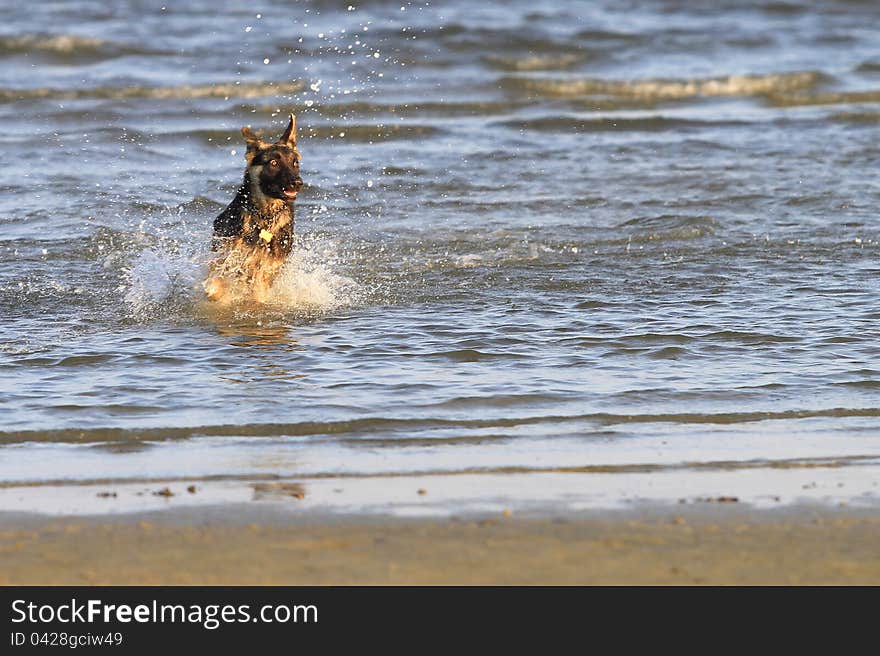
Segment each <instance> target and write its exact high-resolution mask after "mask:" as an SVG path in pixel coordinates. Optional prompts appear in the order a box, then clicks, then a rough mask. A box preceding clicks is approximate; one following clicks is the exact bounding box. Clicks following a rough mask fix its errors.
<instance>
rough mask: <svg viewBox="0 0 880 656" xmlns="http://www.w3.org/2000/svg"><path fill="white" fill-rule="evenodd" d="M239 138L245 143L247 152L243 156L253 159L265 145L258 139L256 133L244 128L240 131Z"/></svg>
mask: <svg viewBox="0 0 880 656" xmlns="http://www.w3.org/2000/svg"><path fill="white" fill-rule="evenodd" d="M241 136H243V137H244V140H245V143H246V144H247V152H245V154H244V156H245V157H246V158H247V157H253V156H254V155H255V154H256V153H257V151H258V150H260V148H265V147H266V145H267V144H266V143H265V142H264V141H263V140H262V139H260V138H259V137H258V136H257V135H256V133H255V132H254V131H253V130H251V129H250V128H248V127H244V128H242V129H241Z"/></svg>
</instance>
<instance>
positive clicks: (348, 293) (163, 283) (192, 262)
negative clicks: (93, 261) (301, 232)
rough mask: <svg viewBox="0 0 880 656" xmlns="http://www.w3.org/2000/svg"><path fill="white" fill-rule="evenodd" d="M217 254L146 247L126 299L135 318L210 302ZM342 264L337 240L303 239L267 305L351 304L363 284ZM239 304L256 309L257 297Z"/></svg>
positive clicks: (323, 308) (322, 308) (316, 307)
mask: <svg viewBox="0 0 880 656" xmlns="http://www.w3.org/2000/svg"><path fill="white" fill-rule="evenodd" d="M215 256H216V254H214V253H211V252H209V251H198V252H190V253H182V252H178V251H174V250H166V249H163V248H154V249H150V250H145V251H142V252H141V253H140V254H139V255H138V256H137V258H136V259H135V261H134V263H133V264H132V265H131V267H130V268H129V269H128V270H127V272H126V278H127V280H126V285H125V303H126V304H127V306H128V309H129V311H130V314H131V315H132V316H133V317H135V318H147V317H151V316H153V317H155V316H156V315H160V314H167V313H169V312H181V311H182V312H186V311H187V309H189V310H190V311H192V308H193V307H194V306H195V305H196V304H199V303H202V302H205V301H206V297H205V292H204V287H203V284H202V283H203V281H204V280H205V278H206V277H207V274H208V265H209V263H210V261H211V259H212V258H213V257H215ZM336 264H338V259H337V257H336V249H335V245H334V244H333V243H332V242H326V241H320V240H314V239H313V240H311V242H310V243H308V244H306V243H304V242H303V241H302V240H301V241H300V242H299V244H298V245H297V247H296V248H295V249H294V250H293V252H292V253H291V254H290V256H289V257H288V259H287V262H285V264H284V266H283V267H282V269H281V271H280V273H279V275H278V278H277V279H276V280H275V282H274V283H273V285H272V287H271V288H270V290H269V296H268V298H267V299H266V302H265V306H267V307H268V308H271V309H273V310H282V311H286V310H294V311H296V310H305V311H309V312H315V311H317V312H328V311H331V310H334V309H337V308H340V307H344V306H347V305H351V304H352V303H354V302H356V299H357V298H358V296H359V286H358V284H357V283H356V282H355V281H354V280H352V279H351V278H348V277H346V276H343V275H339V274H337V273H334V271H333V270H332V267H333V266H334V265H336ZM235 303H240V304H242V305H247V306H248V307H249V309H253V301H252V299H249V298H246V297H242V298H239V299H238V300H237V301H235V302H234V303H233V304H235Z"/></svg>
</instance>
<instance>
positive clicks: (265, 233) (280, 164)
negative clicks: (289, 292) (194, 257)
mask: <svg viewBox="0 0 880 656" xmlns="http://www.w3.org/2000/svg"><path fill="white" fill-rule="evenodd" d="M241 134H242V136H243V137H244V140H245V142H246V143H247V150H246V151H245V160H246V161H247V165H246V166H245V170H244V180H243V181H242V183H241V187H239V189H238V193H237V194H236V195H235V198H233V199H232V202H231V203H229V206H228V207H227V208H226V209H225V210H223V211H222V212H221V213H220V214H219V215H218V216H217V218H216V219H214V237H213V240H212V249H213V250H214V251H217V252H218V253H220V255H219V257H218V258H217V259H216V260H215V261H214V262H213V263H212V264H211V272H210V275H209V276H208V279H207V280H206V281H205V283H204V286H205V292H206V294H207V295H208V298H209V299H210V300H212V301H220V302H228V301H231V300H233V299H236V298H249V299H251V300H254V301H257V302H258V303H263V302H265V301H266V299H267V296H268V293H269V289H270V288H271V286H272V282H273V281H274V280H275V277H276V276H277V275H278V272H279V270H280V269H281V266H282V265H283V264H284V261H285V260H286V259H287V256H288V255H290V251H291V249H292V248H293V223H294V220H293V201H294V200H296V196H297V194H298V193H299V191H300V189H301V188H302V186H303V181H302V178H300V177H299V160H300V154H299V151H298V150H297V149H296V117H295V116H294V115H293V114H291V115H290V123H289V124H288V126H287V129H286V130H285V131H284V134H282V135H281V138H280V139H278V141H276V142H275V143H266V142H264V141H263V140H262V139H260V137H258V136H257V135H256V134H255V133H254V131H253V130H251V129H250V128H247V127H245V128H242V129H241Z"/></svg>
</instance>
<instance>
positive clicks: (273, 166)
mask: <svg viewBox="0 0 880 656" xmlns="http://www.w3.org/2000/svg"><path fill="white" fill-rule="evenodd" d="M269 166H271V167H272V168H273V169H274V168H275V167H276V166H278V160H277V159H273V160H272V161H271V162H269Z"/></svg>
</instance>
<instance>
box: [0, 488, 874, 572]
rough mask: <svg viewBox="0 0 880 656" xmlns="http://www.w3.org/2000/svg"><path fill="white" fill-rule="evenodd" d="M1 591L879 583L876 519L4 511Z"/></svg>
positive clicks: (865, 515) (840, 510) (718, 512)
mask: <svg viewBox="0 0 880 656" xmlns="http://www.w3.org/2000/svg"><path fill="white" fill-rule="evenodd" d="M0 560H2V562H3V563H4V567H3V568H2V571H0V584H2V585H64V584H69V585H126V584H131V585H174V584H177V585H199V584H205V585H246V584H254V585H356V584H366V585H375V584H378V585H385V584H402V585H411V584H440V585H446V584H463V585H469V584H481V585H486V584H500V585H515V584H525V585H539V584H550V585H569V584H611V585H616V584H623V585H630V584H647V585H654V584H659V585H664V584H671V585H678V584H684V585H690V584H771V585H775V584H795V585H800V584H817V585H838V584H844V585H860V584H875V585H876V584H880V513H878V512H877V509H876V508H875V507H861V508H858V507H831V506H827V505H815V504H793V505H788V506H785V507H782V508H778V509H756V508H754V507H751V506H748V505H745V504H731V503H714V504H687V505H681V506H674V505H673V506H670V505H647V504H646V505H637V506H635V507H633V508H630V509H627V510H604V511H602V510H589V511H581V512H561V513H558V514H553V513H549V514H548V513H546V512H544V513H541V514H528V513H525V514H519V513H516V514H509V513H481V514H476V515H470V516H462V517H456V516H453V517H449V518H442V519H437V518H429V517H427V518H426V517H422V518H407V517H400V516H387V515H369V516H365V515H340V514H332V513H330V514H328V513H322V512H310V513H301V514H296V515H294V514H291V513H290V512H289V511H286V510H284V509H282V508H279V507H274V506H271V505H267V506H260V507H258V508H255V507H254V505H253V504H221V505H206V506H201V507H189V508H176V509H167V510H160V511H151V512H141V513H129V514H124V515H113V516H80V517H70V516H63V517H50V516H45V515H37V514H31V513H14V512H4V513H0Z"/></svg>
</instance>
